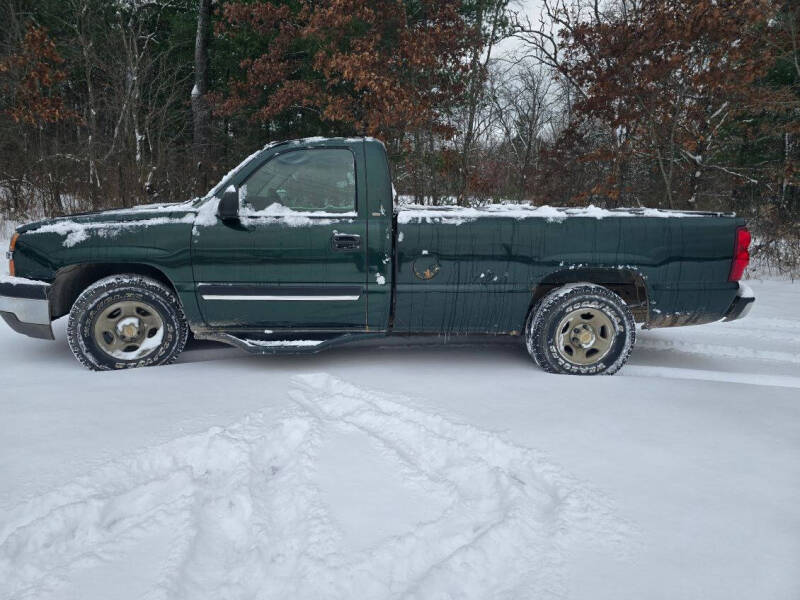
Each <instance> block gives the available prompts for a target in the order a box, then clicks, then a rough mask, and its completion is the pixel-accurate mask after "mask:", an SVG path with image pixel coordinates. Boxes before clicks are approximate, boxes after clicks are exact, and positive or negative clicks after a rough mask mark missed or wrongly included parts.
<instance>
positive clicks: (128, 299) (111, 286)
mask: <svg viewBox="0 0 800 600" xmlns="http://www.w3.org/2000/svg"><path fill="white" fill-rule="evenodd" d="M187 336H188V327H187V325H186V320H185V318H184V316H183V311H182V310H181V307H180V303H179V302H178V299H177V298H176V296H175V294H174V293H173V292H172V290H170V289H169V288H167V287H166V286H165V285H164V284H162V283H160V282H158V281H156V280H154V279H151V278H149V277H145V276H143V275H113V276H111V277H106V278H105V279H101V280H100V281H98V282H96V283H94V284H92V285H91V286H89V287H88V288H87V289H86V290H84V291H83V293H81V295H80V296H78V299H77V300H76V301H75V304H74V305H73V306H72V310H71V311H70V314H69V324H68V326H67V340H68V342H69V346H70V349H71V350H72V353H73V354H74V355H75V358H77V359H78V360H79V361H80V362H81V363H82V364H83V365H84V366H86V367H88V368H89V369H93V370H95V371H105V370H111V369H130V368H133V367H148V366H153V365H164V364H169V363H171V362H173V361H175V359H176V358H177V357H178V354H180V352H181V351H182V350H183V347H184V346H185V344H186V338H187Z"/></svg>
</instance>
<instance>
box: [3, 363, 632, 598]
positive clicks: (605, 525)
mask: <svg viewBox="0 0 800 600" xmlns="http://www.w3.org/2000/svg"><path fill="white" fill-rule="evenodd" d="M291 395H292V398H293V399H294V400H295V402H296V405H295V406H294V407H292V408H291V409H289V410H287V411H285V412H284V413H282V414H280V415H270V416H267V415H266V414H265V413H264V412H262V413H256V414H253V415H250V416H249V417H247V418H245V419H243V420H242V421H240V422H237V423H235V424H233V425H230V426H228V427H225V428H218V427H216V428H212V429H210V430H208V431H207V432H205V433H201V434H197V435H191V436H185V437H182V438H178V439H176V440H174V441H172V442H169V443H167V444H163V445H159V446H155V447H151V448H147V449H145V450H143V451H141V452H139V453H136V454H134V455H132V456H130V457H128V458H124V459H121V460H119V461H115V462H114V463H111V464H109V465H107V466H106V467H104V468H101V469H99V470H98V471H96V472H94V473H92V474H90V475H88V476H86V477H82V478H80V479H78V480H76V481H75V482H74V483H72V484H70V485H68V486H65V487H63V488H60V489H58V490H55V491H53V492H51V493H48V494H45V495H43V496H40V497H38V498H35V499H33V500H32V501H30V502H27V503H25V504H24V505H22V506H20V507H17V509H15V510H13V511H11V513H9V514H8V518H7V519H6V520H5V523H4V524H2V525H0V581H2V582H3V586H2V588H0V597H2V598H14V599H15V600H16V599H20V600H22V599H25V598H37V600H38V599H39V598H43V597H46V596H48V595H52V596H56V597H57V596H58V591H59V589H60V587H59V586H61V585H63V584H68V583H69V581H70V578H71V577H72V576H74V575H76V574H77V573H79V572H80V571H81V570H83V569H85V568H87V567H91V566H92V565H94V564H97V563H98V562H102V561H111V562H113V561H115V560H117V561H124V560H125V551H126V548H129V547H130V544H135V543H136V542H137V540H142V539H143V538H146V537H147V536H148V535H152V534H153V533H154V532H159V531H169V532H170V535H171V539H172V542H171V547H170V548H169V549H168V552H167V556H168V558H167V560H166V561H165V564H164V565H163V566H162V569H161V572H160V574H158V575H157V576H156V577H155V578H154V580H153V581H152V582H151V589H150V592H149V593H148V594H147V598H149V599H153V600H154V599H158V598H164V599H167V598H186V599H192V600H195V599H202V598H209V599H212V598H213V599H215V600H216V599H218V598H223V597H224V598H252V597H259V598H276V599H277V598H280V599H283V598H293V599H294V598H343V599H345V598H347V599H349V598H356V597H358V598H397V597H404V598H405V597H416V598H430V597H452V598H481V599H484V598H518V597H547V596H556V597H557V596H560V595H562V594H563V593H564V591H565V582H564V568H565V567H564V561H565V559H566V557H567V556H568V553H569V552H570V549H571V548H577V547H581V548H584V547H586V546H587V545H588V546H592V545H594V546H596V547H598V548H603V549H605V551H611V552H617V553H620V554H623V553H624V551H625V550H626V548H629V547H630V536H631V529H630V528H629V527H628V526H626V525H625V524H624V523H622V522H620V520H618V519H617V518H616V517H615V516H614V513H613V510H612V509H611V507H610V504H609V503H608V502H607V501H606V500H605V499H604V498H603V497H602V495H600V494H598V493H597V492H595V491H593V490H591V489H590V488H588V487H587V486H585V485H583V484H581V483H580V482H577V481H575V480H574V479H572V478H571V477H569V476H568V475H566V474H564V473H563V472H562V471H561V470H560V469H559V468H557V467H555V466H554V465H553V464H552V463H550V462H549V461H548V460H547V459H546V458H545V457H544V456H543V455H541V454H539V453H537V452H535V451H533V450H530V449H528V448H524V447H521V446H517V445H515V444H512V443H510V442H507V441H505V440H504V439H502V437H501V436H499V435H497V434H494V433H491V432H488V431H483V430H481V429H478V428H475V427H472V426H468V425H461V424H457V423H453V422H451V421H449V420H447V419H446V418H444V417H442V416H439V415H435V414H430V413H427V412H424V411H422V410H418V409H415V408H411V407H410V406H408V404H409V402H408V400H407V399H405V398H403V397H396V396H391V395H388V394H383V393H379V392H372V391H367V390H363V389H361V388H358V387H356V386H353V385H350V384H348V383H346V382H343V381H341V380H338V379H335V378H333V377H330V376H327V375H316V376H306V377H302V378H298V379H296V380H295V387H294V389H293V390H292V392H291ZM331 428H334V429H345V430H348V429H349V430H356V431H359V432H361V433H363V434H364V435H366V436H367V437H368V438H369V439H370V440H371V441H372V442H373V443H374V445H376V446H377V447H379V448H380V449H381V451H383V452H387V453H390V454H391V455H393V456H395V457H396V458H397V459H398V460H399V461H400V462H401V463H402V465H403V467H402V468H403V472H402V475H403V481H404V485H408V486H410V487H413V488H414V489H417V490H418V491H419V492H420V493H424V494H429V495H433V496H435V498H436V500H437V501H439V502H440V505H442V506H446V507H447V508H446V509H445V510H444V512H443V513H442V514H441V515H440V516H438V517H436V518H434V519H432V520H430V521H428V522H424V523H418V524H417V525H416V526H414V527H412V528H411V529H410V530H409V531H408V532H407V533H405V534H401V535H395V536H392V537H390V538H388V539H386V540H385V541H382V542H380V543H379V544H378V545H377V547H373V548H371V549H370V550H369V551H364V552H352V551H351V552H348V551H345V550H344V549H343V545H342V543H341V540H342V533H341V532H340V531H338V530H337V528H336V526H335V525H334V523H333V521H332V519H331V517H330V512H329V507H328V506H327V505H326V504H325V502H324V501H323V499H322V494H321V491H320V488H319V486H318V484H317V482H316V479H315V476H316V474H317V469H318V463H319V451H320V446H321V439H322V437H323V434H324V432H325V431H330V430H331Z"/></svg>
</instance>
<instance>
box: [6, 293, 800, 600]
mask: <svg viewBox="0 0 800 600" xmlns="http://www.w3.org/2000/svg"><path fill="white" fill-rule="evenodd" d="M750 283H751V285H752V287H753V288H754V290H755V293H756V296H757V304H756V306H755V308H754V310H753V312H752V313H751V315H750V317H748V318H747V319H746V320H743V321H739V322H736V323H728V324H713V325H706V326H701V327H695V328H692V327H689V328H682V329H668V330H660V331H649V332H642V333H641V336H640V339H639V343H638V347H637V348H636V349H635V350H634V353H633V356H632V359H631V362H630V364H629V365H628V366H627V367H626V368H625V369H623V371H622V372H621V373H620V374H619V375H618V376H615V377H600V378H578V377H566V376H555V375H547V374H545V373H543V372H541V371H539V370H538V369H537V368H536V367H535V366H534V365H533V364H532V363H531V362H530V360H529V358H528V357H527V355H526V353H525V351H524V349H523V347H522V346H521V345H520V344H514V343H500V344H493V345H491V346H474V345H451V346H446V347H433V346H428V345H422V344H420V345H413V346H412V345H383V346H381V347H380V348H376V347H374V346H373V347H342V348H338V349H332V350H330V351H327V352H325V353H323V354H320V355H317V356H299V357H287V356H279V357H252V356H248V355H245V354H242V353H241V352H240V351H238V350H236V349H233V348H226V347H223V346H216V345H211V344H200V343H195V344H193V345H192V346H191V347H190V349H188V350H187V351H186V352H185V353H184V355H183V356H182V358H181V359H180V360H179V362H178V363H177V364H175V365H173V366H170V367H160V368H154V369H143V370H134V371H126V372H114V373H92V372H89V371H86V370H84V369H83V368H81V367H80V366H79V365H78V363H77V362H75V361H74V360H73V358H72V356H71V355H70V353H69V350H68V348H67V344H66V341H65V339H64V332H63V329H64V323H63V321H62V322H59V323H57V326H56V332H57V333H56V335H57V338H58V339H57V341H56V342H44V341H37V340H32V339H28V338H24V337H21V336H19V335H16V334H14V333H13V332H11V330H10V329H8V328H7V327H6V326H5V325H4V324H0V357H2V361H1V362H0V598H2V599H6V598H14V599H25V598H31V599H33V598H35V599H37V600H38V599H44V598H58V599H80V600H90V599H93V598H98V599H103V600H107V599H109V598H113V599H114V600H124V599H128V598H131V599H133V598H146V599H160V598H186V599H202V598H209V599H212V598H213V599H223V598H266V599H271V598H280V599H288V598H292V599H300V598H314V599H319V598H337V599H338V598H342V599H355V598H359V599H361V598H407V597H409V598H426V599H427V598H454V599H455V598H458V599H462V598H479V599H488V598H525V599H531V598H534V599H538V598H581V599H592V600H597V599H603V598H608V599H611V598H613V599H615V600H619V599H621V598H630V599H637V600H639V599H643V598H646V599H648V600H657V599H662V598H663V599H665V600H667V599H669V600H674V599H676V598H698V599H703V600H709V599H720V600H722V599H724V600H731V599H737V598H742V599H748V600H752V599H756V598H757V599H759V600H771V599H775V600H777V599H785V600H796V599H797V598H799V597H800V503H799V502H798V499H799V498H800V374H798V367H799V366H800V312H798V300H800V284H792V283H789V282H776V281H767V282H758V281H754V282H750Z"/></svg>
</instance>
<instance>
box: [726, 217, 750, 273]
mask: <svg viewBox="0 0 800 600" xmlns="http://www.w3.org/2000/svg"><path fill="white" fill-rule="evenodd" d="M749 248H750V232H749V231H747V227H737V228H736V241H735V243H734V245H733V262H732V263H731V272H730V275H728V281H739V280H740V279H741V278H742V275H743V274H744V270H745V269H746V268H747V264H748V263H749V262H750V252H749Z"/></svg>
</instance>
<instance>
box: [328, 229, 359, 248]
mask: <svg viewBox="0 0 800 600" xmlns="http://www.w3.org/2000/svg"><path fill="white" fill-rule="evenodd" d="M331 248H332V249H333V250H338V251H347V250H358V249H359V248H361V236H360V235H356V234H354V233H334V234H333V235H332V236H331Z"/></svg>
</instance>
